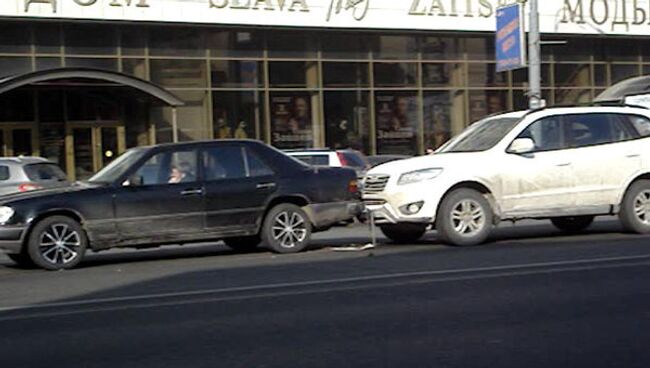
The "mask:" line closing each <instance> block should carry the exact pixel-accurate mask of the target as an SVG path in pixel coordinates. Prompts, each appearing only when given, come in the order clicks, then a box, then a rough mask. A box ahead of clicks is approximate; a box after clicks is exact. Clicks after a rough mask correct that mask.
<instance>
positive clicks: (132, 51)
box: [120, 26, 147, 56]
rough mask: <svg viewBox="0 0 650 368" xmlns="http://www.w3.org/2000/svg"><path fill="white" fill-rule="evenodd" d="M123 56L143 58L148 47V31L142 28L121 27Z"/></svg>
mask: <svg viewBox="0 0 650 368" xmlns="http://www.w3.org/2000/svg"><path fill="white" fill-rule="evenodd" d="M120 46H121V47H122V55H134V56H143V55H144V54H145V48H146V46H147V30H146V29H143V28H142V27H124V26H122V27H120Z"/></svg>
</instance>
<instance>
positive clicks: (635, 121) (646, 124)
mask: <svg viewBox="0 0 650 368" xmlns="http://www.w3.org/2000/svg"><path fill="white" fill-rule="evenodd" d="M626 116H627V118H628V119H629V121H630V123H632V125H633V126H634V128H635V129H636V131H637V132H638V133H639V134H640V135H641V137H648V136H650V119H648V118H646V117H644V116H639V115H626Z"/></svg>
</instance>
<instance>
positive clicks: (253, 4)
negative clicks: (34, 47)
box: [210, 0, 309, 12]
mask: <svg viewBox="0 0 650 368" xmlns="http://www.w3.org/2000/svg"><path fill="white" fill-rule="evenodd" d="M210 8H217V9H223V8H230V9H248V10H250V9H252V10H259V9H264V10H276V9H277V10H285V9H286V10H288V11H296V10H299V11H302V12H308V11H309V5H307V0H210Z"/></svg>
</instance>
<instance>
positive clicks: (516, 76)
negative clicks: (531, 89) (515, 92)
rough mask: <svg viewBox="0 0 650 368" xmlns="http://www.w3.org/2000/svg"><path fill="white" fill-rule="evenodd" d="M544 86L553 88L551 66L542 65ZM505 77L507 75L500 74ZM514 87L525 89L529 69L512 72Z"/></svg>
mask: <svg viewBox="0 0 650 368" xmlns="http://www.w3.org/2000/svg"><path fill="white" fill-rule="evenodd" d="M541 68H542V69H541V71H542V81H541V82H542V86H544V87H550V86H551V65H550V64H542V67H541ZM500 74H503V75H504V76H505V75H506V73H500ZM512 85H513V86H516V87H524V86H527V85H528V68H523V69H517V70H513V71H512Z"/></svg>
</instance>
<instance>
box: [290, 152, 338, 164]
mask: <svg viewBox="0 0 650 368" xmlns="http://www.w3.org/2000/svg"><path fill="white" fill-rule="evenodd" d="M293 157H294V158H297V159H298V160H300V161H302V162H304V163H306V164H308V165H314V166H329V164H330V158H329V155H326V154H325V155H323V154H320V155H296V156H293Z"/></svg>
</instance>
